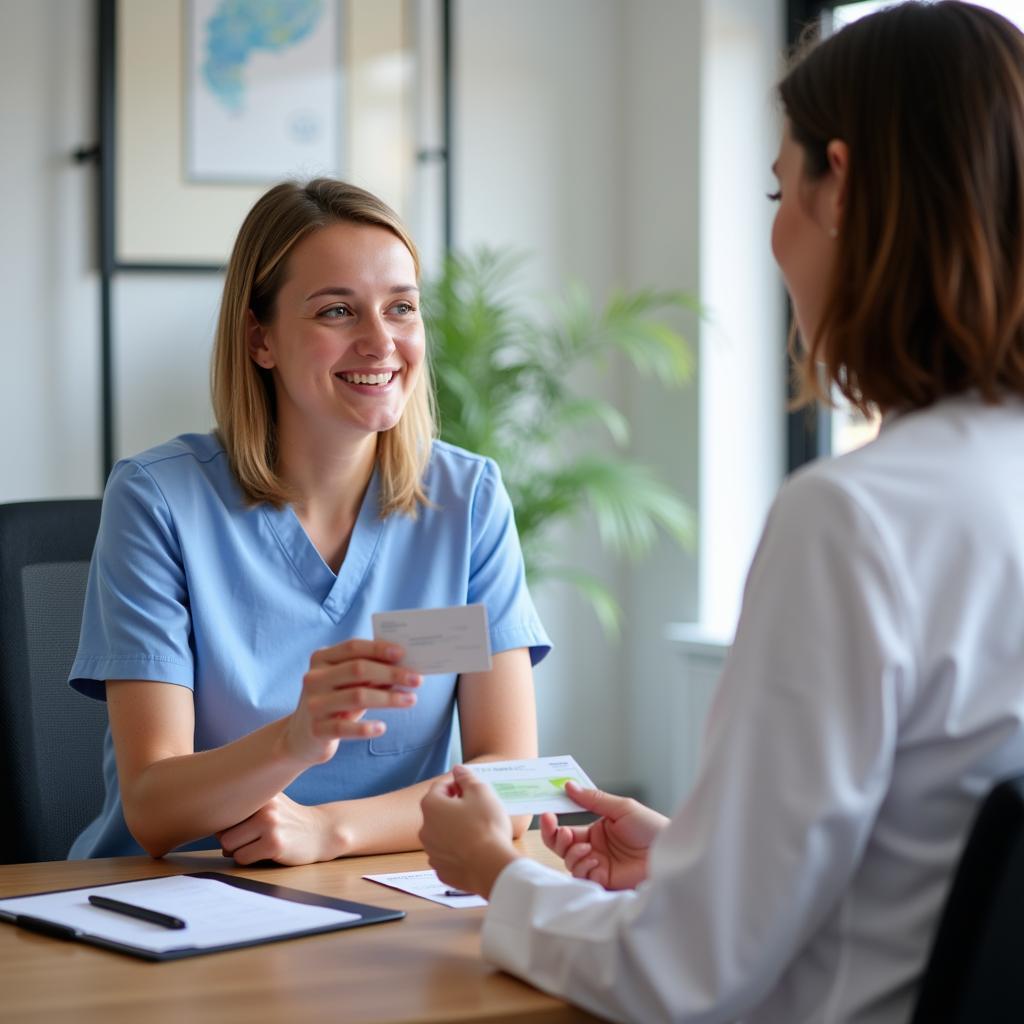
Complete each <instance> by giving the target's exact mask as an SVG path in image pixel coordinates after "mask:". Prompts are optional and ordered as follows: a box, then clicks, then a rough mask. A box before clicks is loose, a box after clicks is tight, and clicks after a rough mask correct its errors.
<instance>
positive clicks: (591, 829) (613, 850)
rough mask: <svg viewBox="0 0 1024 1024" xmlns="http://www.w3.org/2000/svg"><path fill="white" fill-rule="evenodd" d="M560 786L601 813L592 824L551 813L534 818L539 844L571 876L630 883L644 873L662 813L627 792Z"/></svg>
mask: <svg viewBox="0 0 1024 1024" xmlns="http://www.w3.org/2000/svg"><path fill="white" fill-rule="evenodd" d="M565 790H566V792H567V793H568V795H569V796H570V797H572V799H573V800H575V801H576V803H578V804H579V805H580V806H581V807H582V808H583V809H584V810H587V811H593V812H594V813H595V814H600V815H602V817H601V818H599V819H598V820H597V821H595V822H594V823H593V824H592V825H584V826H578V827H571V826H569V825H561V826H560V825H559V824H558V819H557V818H556V817H555V815H553V814H544V815H542V816H541V819H540V833H541V837H542V838H543V840H544V844H545V846H547V847H548V849H550V850H553V851H554V852H555V853H556V854H558V856H559V857H561V858H562V859H563V860H564V861H565V866H566V867H567V868H568V869H569V871H570V872H571V873H572V875H573V876H574V877H575V878H587V879H590V881H592V882H597V883H598V884H599V885H602V886H604V888H605V889H635V888H636V887H637V886H638V885H639V884H640V883H641V882H642V881H643V880H644V879H645V878H646V877H647V854H648V851H649V850H650V847H651V844H652V843H653V842H654V840H655V839H656V838H657V836H658V834H659V833H660V832H661V830H662V829H663V828H664V827H665V826H666V825H667V824H668V818H666V817H665V815H663V814H659V813H658V812H657V811H652V810H651V809H650V808H649V807H645V806H644V805H643V804H642V803H639V802H638V801H636V800H633V799H632V798H630V797H624V796H614V795H613V794H611V793H604V792H602V791H601V790H599V789H584V788H583V787H582V786H578V785H577V784H576V783H575V782H568V783H566V786H565Z"/></svg>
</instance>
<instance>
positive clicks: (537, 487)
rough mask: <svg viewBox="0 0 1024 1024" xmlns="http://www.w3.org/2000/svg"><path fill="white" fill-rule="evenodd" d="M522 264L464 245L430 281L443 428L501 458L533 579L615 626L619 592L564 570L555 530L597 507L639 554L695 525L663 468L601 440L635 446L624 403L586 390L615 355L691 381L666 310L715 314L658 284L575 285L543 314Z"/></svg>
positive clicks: (606, 537)
mask: <svg viewBox="0 0 1024 1024" xmlns="http://www.w3.org/2000/svg"><path fill="white" fill-rule="evenodd" d="M522 265H523V258H522V257H521V256H519V255H516V254H510V253H499V252H495V251H493V250H487V249H484V250H480V251H478V252H475V253H473V254H452V255H451V256H449V257H448V259H447V260H446V262H445V264H444V267H443V269H442V272H441V274H440V275H439V276H438V277H437V279H436V280H433V281H430V282H427V284H426V285H425V286H424V296H423V308H424V315H425V319H426V322H427V330H428V335H429V338H430V348H431V363H432V366H433V375H434V378H435V385H436V395H437V407H438V414H439V419H440V429H441V436H442V437H443V438H444V439H445V440H447V441H451V442H452V443H453V444H457V445H460V446H462V447H464V448H468V449H470V450H471V451H476V452H479V453H481V454H483V455H489V456H491V457H492V458H494V459H495V460H496V461H497V462H498V464H499V465H500V466H501V469H502V475H503V477H504V479H505V484H506V487H507V488H508V492H509V496H510V498H511V500H512V503H513V507H514V509H515V515H516V525H517V528H518V530H519V537H520V541H521V543H522V547H523V556H524V559H525V560H526V565H527V571H528V573H529V574H530V576H531V578H532V579H535V580H542V579H547V578H552V579H553V578H557V579H560V580H562V581H564V582H568V583H570V584H571V585H573V586H574V587H576V588H577V589H578V590H579V591H580V593H581V594H583V595H584V596H585V597H586V599H587V600H588V601H589V602H590V604H591V606H592V607H593V609H594V612H595V614H596V615H597V617H598V619H599V620H600V622H601V624H602V626H603V627H604V628H605V629H606V630H607V631H608V633H609V634H614V633H615V632H616V631H617V629H618V619H619V612H618V606H617V605H616V604H615V600H614V598H613V597H612V595H611V593H610V592H609V591H608V589H607V587H605V585H604V584H603V583H601V582H600V581H599V580H597V579H596V578H595V577H593V576H591V575H590V574H588V573H586V572H585V571H583V570H581V569H578V568H576V567H573V566H565V565H560V564H559V565H557V567H555V563H554V562H553V560H552V550H551V548H552V546H553V540H552V530H553V528H554V527H555V526H557V524H558V523H564V522H567V521H572V520H576V519H579V518H580V517H581V516H584V515H589V517H590V518H591V519H592V520H593V522H594V523H595V524H596V526H597V530H598V536H599V537H600V539H601V543H602V544H603V545H604V546H605V547H606V548H607V549H608V550H609V551H611V552H613V553H615V554H620V555H625V556H627V557H637V556H639V555H642V554H643V553H644V552H646V551H648V550H649V549H650V547H651V545H652V544H653V543H654V541H655V539H656V537H657V536H658V534H659V533H665V534H668V535H669V536H670V537H672V538H673V539H674V540H676V541H677V542H678V543H680V544H683V545H689V544H690V543H692V538H693V521H692V515H691V512H690V510H689V509H688V508H687V506H686V505H685V504H684V503H683V502H682V500H681V499H680V498H679V497H678V495H677V494H676V493H675V492H674V491H672V489H671V488H669V487H668V486H667V485H666V484H665V483H663V482H662V481H660V480H659V479H658V478H657V476H656V475H655V474H654V473H653V472H652V471H651V470H650V469H649V468H647V467H644V466H642V465H639V464H637V463H636V462H634V461H632V460H630V459H629V458H627V457H626V456H625V455H624V454H617V453H615V452H614V451H613V452H612V453H607V452H600V451H597V450H595V441H596V439H598V438H599V437H600V436H601V435H602V434H603V435H605V436H606V437H608V438H610V439H611V441H612V444H613V448H616V449H625V447H626V445H628V443H629V423H628V421H627V420H626V417H625V416H623V415H622V413H621V412H620V411H619V410H618V409H616V408H615V406H614V405H612V404H611V403H610V402H608V401H605V400H603V399H600V398H596V397H593V396H591V395H585V394H580V393H579V392H578V391H577V390H576V388H577V387H578V381H579V379H580V377H581V376H584V377H585V378H586V379H593V376H594V374H598V375H600V374H601V373H602V372H608V371H609V369H610V368H611V367H612V366H613V360H614V359H618V360H621V359H625V360H626V361H627V362H628V363H629V364H630V365H632V366H633V367H634V368H635V369H636V370H637V372H639V373H640V374H641V375H643V376H646V377H650V378H652V379H655V380H657V381H658V382H659V383H660V384H661V385H663V386H665V387H678V386H680V385H681V384H683V383H684V382H686V381H687V380H689V378H690V376H691V374H692V371H693V360H692V356H691V352H690V347H689V345H688V344H687V342H686V340H685V339H684V338H683V337H682V336H681V335H680V334H679V333H678V332H676V331H675V330H673V328H672V327H670V326H669V325H668V324H667V323H665V321H664V320H663V319H662V317H663V316H664V315H666V314H673V315H678V314H679V313H680V312H685V313H691V314H692V313H696V314H698V315H703V311H702V310H701V308H700V306H699V304H698V303H697V302H696V300H695V299H693V298H692V297H691V296H689V295H687V294H686V293H684V292H680V291H656V290H652V289H646V290H640V291H635V292H616V293H614V294H612V296H611V297H610V298H609V299H608V301H607V302H606V303H605V304H604V306H603V307H599V306H598V305H597V304H595V302H594V301H593V298H592V296H591V295H590V293H589V292H588V291H587V289H586V288H584V287H583V286H582V285H580V284H570V285H569V286H567V287H566V288H565V290H564V292H563V293H562V294H561V295H560V296H559V297H558V298H557V299H555V300H554V301H553V302H552V303H551V304H550V306H549V308H548V313H547V315H546V316H545V317H544V318H543V319H537V318H534V317H532V316H528V315H526V314H525V313H524V312H522V310H523V308H524V307H525V306H526V304H525V303H524V302H523V301H522V299H521V298H518V297H517V295H516V279H517V275H518V273H519V271H520V270H521V268H522ZM604 447H607V445H605V446H604Z"/></svg>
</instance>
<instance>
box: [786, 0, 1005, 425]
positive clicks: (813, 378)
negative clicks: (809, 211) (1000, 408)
mask: <svg viewBox="0 0 1024 1024" xmlns="http://www.w3.org/2000/svg"><path fill="white" fill-rule="evenodd" d="M779 93H780V96H781V98H782V103H783V106H784V109H785V113H786V116H787V117H788V119H789V124H790V130H791V132H792V136H793V138H794V140H795V141H796V142H797V143H799V144H800V145H801V147H802V149H803V151H804V168H805V170H804V173H805V175H806V177H807V178H809V179H811V180H813V179H815V178H820V177H821V176H822V175H823V174H824V173H825V172H826V170H827V167H828V162H827V156H826V147H827V145H828V143H829V142H830V141H831V140H833V139H841V140H843V141H844V142H845V143H846V144H847V146H848V147H849V154H850V155H849V168H848V178H847V183H846V195H845V206H844V210H843V220H842V224H841V226H840V233H839V237H838V239H837V246H838V249H837V259H836V266H835V273H834V277H833V280H832V282H831V285H830V289H829V294H828V296H827V299H826V303H825V307H824V313H823V316H822V322H821V324H820V325H819V326H818V329H817V333H816V334H815V336H814V337H813V338H808V339H805V342H806V348H805V350H804V352H803V353H800V354H797V353H794V361H795V366H796V372H797V379H798V386H799V393H798V395H797V399H796V404H797V405H806V404H807V403H809V402H810V401H813V400H815V399H819V400H824V401H826V402H827V401H828V394H827V385H828V383H834V384H835V385H836V386H837V387H838V389H839V391H840V392H841V393H842V394H843V396H844V397H845V398H846V399H847V400H848V401H849V402H851V403H852V404H853V405H854V406H855V407H857V408H858V409H860V410H861V411H862V412H864V413H865V414H867V413H870V412H871V411H872V407H875V408H877V409H879V410H881V411H883V412H884V411H886V410H889V409H893V408H921V407H924V406H927V405H930V404H931V403H932V402H934V401H936V400H937V399H939V398H941V397H943V396H945V395H951V394H956V393H959V392H962V391H965V390H967V389H970V388H976V389H977V390H978V391H979V392H980V394H981V395H982V396H983V398H984V399H985V400H986V401H990V402H996V401H999V399H1000V396H1001V395H1002V394H1004V393H1006V392H1016V393H1018V394H1024V36H1022V35H1021V33H1020V31H1018V29H1017V28H1015V27H1014V26H1013V25H1012V24H1011V23H1010V22H1009V21H1007V20H1006V19H1005V18H1002V17H1000V16H999V15H997V14H994V13H993V12H991V11H987V10H983V9H982V8H979V7H974V6H972V5H970V4H966V3H959V2H955V0H945V2H941V3H934V4H930V3H929V4H924V3H918V2H912V3H905V4H901V5H899V6H897V7H893V8H890V9H888V10H884V11H881V12H879V13H877V14H874V15H869V16H868V17H865V18H862V19H861V20H859V21H856V22H854V23H853V24H851V25H849V26H847V27H846V28H844V29H842V30H841V31H840V32H838V33H837V34H836V35H834V36H832V37H830V38H828V39H826V40H825V41H824V42H822V43H820V44H818V45H815V46H812V47H810V48H809V50H805V52H804V53H803V54H802V55H801V56H800V57H799V58H798V60H797V63H796V64H795V66H793V67H792V69H791V70H790V71H789V73H788V74H787V75H786V77H785V78H784V79H783V80H782V82H781V83H780V85H779ZM818 366H820V367H821V368H822V370H823V371H824V379H825V383H823V382H822V380H821V379H820V378H819V377H818V374H817V372H816V368H817V367H818Z"/></svg>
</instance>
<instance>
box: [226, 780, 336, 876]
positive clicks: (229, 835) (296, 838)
mask: <svg viewBox="0 0 1024 1024" xmlns="http://www.w3.org/2000/svg"><path fill="white" fill-rule="evenodd" d="M217 840H218V841H219V842H220V845H221V849H222V850H223V851H224V855H225V856H226V857H233V858H234V859H235V863H236V864H254V863H255V862H256V861H259V860H273V861H277V863H278V864H289V865H295V864H314V863H316V862H318V861H324V860H333V859H334V858H335V857H337V856H338V853H339V851H338V850H337V849H336V848H335V847H336V845H337V843H336V839H335V830H334V829H333V827H332V821H331V818H330V815H329V813H328V810H327V807H326V806H324V807H317V806H313V807H307V806H305V805H304V804H298V803H296V802H295V801H294V800H292V799H290V798H289V797H287V796H285V795H284V793H278V794H277V796H275V797H274V798H273V800H271V801H270V802H269V803H267V804H264V805H263V806H262V807H261V808H260V809H259V810H258V811H256V813H255V814H251V815H250V816H249V817H248V818H246V819H245V821H241V822H239V823H238V824H237V825H232V826H231V828H226V829H224V831H223V832H218V833H217Z"/></svg>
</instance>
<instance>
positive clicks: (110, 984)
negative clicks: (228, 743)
mask: <svg viewBox="0 0 1024 1024" xmlns="http://www.w3.org/2000/svg"><path fill="white" fill-rule="evenodd" d="M518 845H519V846H521V847H522V848H523V850H524V852H527V853H529V854H530V855H531V856H534V857H536V858H537V859H539V860H542V861H545V862H547V863H549V864H554V863H555V860H554V858H553V857H552V855H551V854H550V853H549V852H548V851H547V850H546V849H545V848H544V847H543V845H542V844H541V842H540V837H539V835H538V833H537V832H529V833H527V835H526V836H525V837H524V838H523V839H522V840H521V841H520V843H519V844H518ZM426 867H427V863H426V858H425V856H424V855H423V854H422V853H402V854H392V855H388V856H382V857H358V858H353V859H351V860H338V861H332V862H330V863H327V864H310V865H307V866H305V867H299V868H282V867H269V868H257V869H250V868H237V867H235V866H234V864H233V862H232V861H230V860H226V859H224V858H222V857H220V856H218V855H215V854H212V853H209V854H208V853H198V854H171V855H169V856H168V857H166V858H165V859H164V860H162V861H153V860H150V859H149V858H148V857H120V858H111V859H108V860H91V861H71V862H65V861H54V862H50V863H45V864H8V865H0V896H15V895H21V894H24V893H30V892H43V891H46V890H48V889H67V888H75V887H77V886H85V885H94V884H97V883H101V882H121V881H128V880H129V879H133V878H146V877H154V876H156V875H168V874H179V873H181V872H184V871H200V870H207V871H209V870H216V871H228V872H231V873H235V874H240V875H244V876H245V877H247V878H260V879H264V880H266V881H272V882H276V883H277V884H279V885H286V886H291V887H293V888H296V889H308V890H310V891H312V892H320V893H325V894H328V895H330V896H337V897H340V898H342V899H349V900H357V901H359V902H360V903H373V904H377V905H378V906H383V907H396V908H399V909H401V910H404V911H406V915H407V916H406V917H405V918H404V920H401V921H392V922H387V923H385V924H379V925H371V926H368V927H366V928H353V929H351V930H349V931H341V932H334V933H330V934H326V935H315V936H310V937H309V938H305V939H292V940H290V941H284V942H275V943H270V944H267V945H263V946H253V947H251V948H249V949H240V950H234V951H232V952H227V953H214V954H211V955H209V956H201V957H196V958H194V959H189V960H178V961H172V962H168V963H147V962H145V961H142V960H135V959H133V958H132V957H129V956H124V955H122V954H119V953H113V952H109V951H107V950H103V949H97V948H95V947H91V946H87V945H84V944H82V943H78V942H62V941H60V940H58V939H51V938H46V937H45V936H41V935H35V934H33V933H31V932H27V931H25V930H23V929H21V928H15V927H13V926H12V925H9V924H0V1021H19V1022H39V1024H42V1022H44V1021H45V1022H47V1024H49V1022H51V1021H64V1020H67V1021H71V1020H74V1021H75V1022H76V1024H91V1022H97V1024H98V1022H100V1021H102V1022H104V1024H128V1022H131V1024H137V1022H140V1021H144V1022H145V1024H165V1022H166V1024H170V1022H173V1024H194V1022H211V1024H212V1022H217V1024H231V1022H239V1024H241V1022H243V1021H244V1022H245V1024H271V1022H274V1024H282V1022H287V1024H290V1022H292V1021H299V1022H302V1024H305V1022H315V1021H328V1020H329V1021H332V1022H334V1021H337V1022H345V1024H384V1022H388V1024H398V1022H402V1024H412V1022H421V1024H426V1022H436V1024H441V1022H445V1024H448V1022H451V1024H469V1022H472V1021H486V1022H488V1024H561V1022H567V1021H573V1022H576V1021H594V1020H596V1019H597V1018H595V1017H592V1016H590V1015H589V1014H587V1013H584V1012H583V1011H581V1010H577V1009H575V1008H573V1007H571V1006H568V1005H567V1004H565V1003H563V1002H560V1001H559V1000H557V999H553V998H551V997H550V996H547V995H545V994H544V993H542V992H539V991H537V990H536V989H533V988H531V987H530V986H528V985H525V984H523V983H522V982H520V981H518V980H516V979H515V978H513V977H511V976H510V975H507V974H503V973H501V972H500V971H496V970H495V969H494V968H493V967H491V966H489V965H487V964H485V963H484V962H483V961H482V960H481V959H480V925H481V921H482V918H483V913H484V911H483V908H475V909H469V910H454V909H449V908H448V907H443V906H441V905H439V904H436V903H431V902H429V901H428V900H422V899H417V898H416V897H414V896H409V895H407V894H406V893H402V892H399V891H398V890H396V889H388V888H385V887H384V886H380V885H375V884H374V883H373V882H367V881H364V880H363V879H362V878H361V877H360V876H361V875H364V874H371V873H372V874H378V873H381V872H385V871H417V870H422V869H423V868H426Z"/></svg>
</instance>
